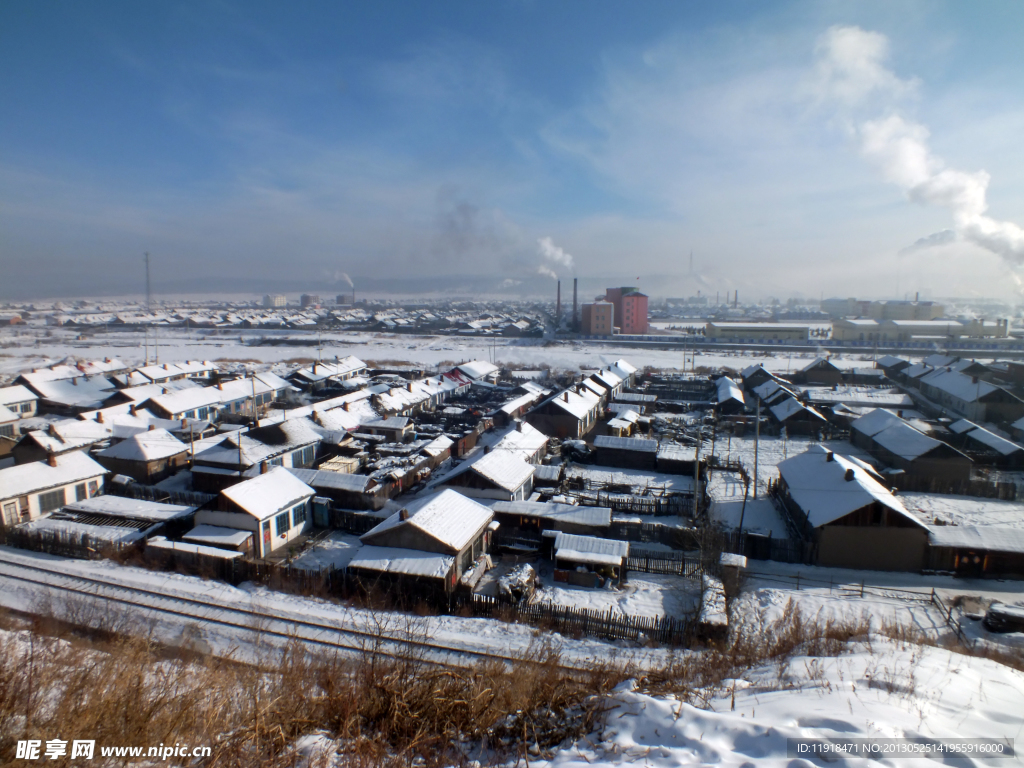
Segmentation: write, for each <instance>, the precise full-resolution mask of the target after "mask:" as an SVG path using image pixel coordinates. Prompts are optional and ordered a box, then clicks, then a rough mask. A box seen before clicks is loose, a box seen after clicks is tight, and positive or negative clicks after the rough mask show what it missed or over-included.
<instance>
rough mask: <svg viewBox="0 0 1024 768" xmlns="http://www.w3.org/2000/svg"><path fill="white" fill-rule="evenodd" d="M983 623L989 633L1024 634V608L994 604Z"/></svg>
mask: <svg viewBox="0 0 1024 768" xmlns="http://www.w3.org/2000/svg"><path fill="white" fill-rule="evenodd" d="M982 623H983V624H984V625H985V629H987V630H988V631H989V632H1024V606H1019V605H1007V604H1006V603H992V605H990V606H989V608H988V611H987V612H986V613H985V619H984V621H983V622H982Z"/></svg>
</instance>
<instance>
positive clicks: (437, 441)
mask: <svg viewBox="0 0 1024 768" xmlns="http://www.w3.org/2000/svg"><path fill="white" fill-rule="evenodd" d="M453 445H455V441H454V440H452V439H451V438H450V437H448V436H447V435H440V436H439V437H435V438H434V439H433V440H431V441H430V442H429V443H427V444H426V445H425V446H423V448H422V449H421V450H422V452H423V453H425V454H427V456H440V455H441V454H442V453H444V452H445V451H447V450H450V449H451V447H452V446H453Z"/></svg>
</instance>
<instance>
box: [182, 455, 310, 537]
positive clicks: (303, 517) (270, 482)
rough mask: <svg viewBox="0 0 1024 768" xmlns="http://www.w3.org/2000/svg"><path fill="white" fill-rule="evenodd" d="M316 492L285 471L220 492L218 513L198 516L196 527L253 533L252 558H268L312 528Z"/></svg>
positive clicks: (271, 472)
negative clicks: (312, 508) (212, 527)
mask: <svg viewBox="0 0 1024 768" xmlns="http://www.w3.org/2000/svg"><path fill="white" fill-rule="evenodd" d="M315 493H316V492H315V491H314V490H313V489H312V488H310V487H309V486H308V485H306V484H305V483H304V482H302V481H301V480H299V479H298V478H297V477H295V475H293V474H292V473H291V472H289V471H288V470H287V469H284V468H283V467H273V468H272V469H270V470H268V471H267V472H265V473H263V474H261V475H257V476H256V477H254V478H252V479H251V480H246V481H245V482H242V483H238V484H237V485H233V486H231V487H230V488H227V489H225V490H223V491H221V494H220V505H219V506H220V508H219V509H202V510H199V511H198V512H196V520H195V522H196V525H197V526H199V525H212V526H217V527H220V528H233V529H235V530H238V531H251V532H252V533H254V534H255V536H253V539H254V547H253V554H254V555H255V556H256V557H267V556H268V555H270V554H271V553H273V552H274V551H276V550H278V549H280V548H281V547H284V546H287V544H288V542H290V541H292V540H293V539H295V538H297V537H298V536H300V535H302V534H303V533H305V532H307V531H308V530H309V529H310V528H311V527H312V511H311V510H310V499H312V498H313V496H314V495H315Z"/></svg>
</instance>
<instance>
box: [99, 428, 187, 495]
mask: <svg viewBox="0 0 1024 768" xmlns="http://www.w3.org/2000/svg"><path fill="white" fill-rule="evenodd" d="M95 457H96V461H98V462H99V463H100V464H102V465H103V466H104V467H106V468H107V469H109V470H110V471H111V472H113V473H115V474H118V475H127V476H128V477H130V478H132V479H134V480H136V481H138V482H140V483H143V484H146V485H153V484H155V483H158V482H160V481H161V480H163V479H165V478H167V477H170V476H171V475H173V474H176V473H177V472H178V471H179V470H180V469H181V468H182V467H184V466H186V465H187V464H188V446H187V445H185V443H183V442H181V441H180V440H179V439H178V438H176V437H175V436H174V435H172V434H171V433H170V432H168V431H167V430H166V429H151V430H149V431H146V432H140V433H139V434H137V435H133V436H131V437H129V438H127V439H125V440H122V441H121V442H119V443H114V444H113V445H111V446H110V447H109V448H104V449H103V450H102V451H99V452H98V453H96V454H95Z"/></svg>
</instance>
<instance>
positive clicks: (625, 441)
mask: <svg viewBox="0 0 1024 768" xmlns="http://www.w3.org/2000/svg"><path fill="white" fill-rule="evenodd" d="M594 447H595V448H607V449H610V450H614V451H637V452H639V453H657V452H658V441H657V440H648V439H646V438H642V437H615V436H613V435H598V436H597V437H595V438H594Z"/></svg>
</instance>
